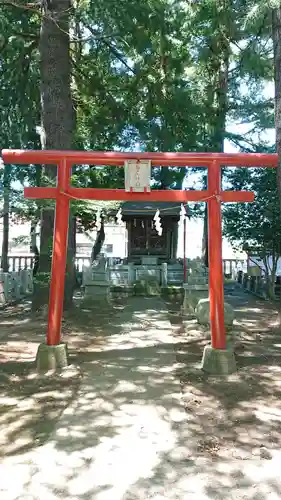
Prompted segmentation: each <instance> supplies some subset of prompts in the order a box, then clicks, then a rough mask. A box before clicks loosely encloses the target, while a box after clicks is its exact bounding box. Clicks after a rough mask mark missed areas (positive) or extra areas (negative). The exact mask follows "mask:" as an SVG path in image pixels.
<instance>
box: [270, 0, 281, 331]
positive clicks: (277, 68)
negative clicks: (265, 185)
mask: <svg viewBox="0 0 281 500" xmlns="http://www.w3.org/2000/svg"><path fill="white" fill-rule="evenodd" d="M272 40H273V53H274V83H275V132H276V153H277V154H278V164H277V189H278V196H279V203H280V210H281V7H279V8H276V9H274V10H273V12H272ZM278 321H279V325H280V324H281V303H280V304H279V309H278Z"/></svg>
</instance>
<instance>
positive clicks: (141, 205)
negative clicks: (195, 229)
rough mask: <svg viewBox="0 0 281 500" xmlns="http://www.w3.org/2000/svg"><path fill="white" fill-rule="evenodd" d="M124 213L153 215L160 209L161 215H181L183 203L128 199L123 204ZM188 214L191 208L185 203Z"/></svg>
mask: <svg viewBox="0 0 281 500" xmlns="http://www.w3.org/2000/svg"><path fill="white" fill-rule="evenodd" d="M121 208H122V212H123V214H124V215H150V214H151V215H153V214H154V213H155V212H156V210H157V209H158V210H159V211H160V214H161V216H162V217H163V216H165V215H168V216H173V215H174V216H179V214H180V209H181V204H180V203H171V202H170V203H166V202H163V201H150V202H149V201H147V202H145V201H144V202H142V201H126V202H125V203H123V204H122V205H121ZM185 209H186V212H187V214H188V213H189V208H188V206H187V204H185Z"/></svg>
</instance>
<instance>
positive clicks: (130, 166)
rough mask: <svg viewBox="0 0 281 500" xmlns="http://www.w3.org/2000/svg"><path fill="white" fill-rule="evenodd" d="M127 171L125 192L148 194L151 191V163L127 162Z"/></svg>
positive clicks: (141, 161)
mask: <svg viewBox="0 0 281 500" xmlns="http://www.w3.org/2000/svg"><path fill="white" fill-rule="evenodd" d="M124 169H125V191H131V192H135V193H146V192H149V191H150V179H151V161H150V160H127V161H125V164H124Z"/></svg>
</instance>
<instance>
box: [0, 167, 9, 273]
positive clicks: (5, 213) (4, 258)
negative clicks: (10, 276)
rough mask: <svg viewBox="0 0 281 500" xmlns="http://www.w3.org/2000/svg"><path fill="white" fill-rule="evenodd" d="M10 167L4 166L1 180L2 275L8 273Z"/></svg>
mask: <svg viewBox="0 0 281 500" xmlns="http://www.w3.org/2000/svg"><path fill="white" fill-rule="evenodd" d="M10 169H11V167H10V165H6V164H5V165H4V179H3V195H4V204H3V205H4V206H3V240H2V253H1V268H2V269H3V271H4V273H7V272H8V271H9V259H8V253H9V213H10Z"/></svg>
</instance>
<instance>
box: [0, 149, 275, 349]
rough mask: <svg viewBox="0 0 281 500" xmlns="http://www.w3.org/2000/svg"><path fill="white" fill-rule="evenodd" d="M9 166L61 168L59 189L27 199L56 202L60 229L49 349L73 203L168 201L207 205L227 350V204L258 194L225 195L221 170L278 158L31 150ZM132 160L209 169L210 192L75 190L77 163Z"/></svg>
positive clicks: (217, 337) (214, 313) (220, 344)
mask: <svg viewBox="0 0 281 500" xmlns="http://www.w3.org/2000/svg"><path fill="white" fill-rule="evenodd" d="M2 158H3V161H4V162H5V163H12V164H30V163H32V164H38V163H41V164H49V165H57V166H58V173H57V186H56V187H26V188H25V189H24V194H25V197H26V198H33V199H55V200H56V211H55V227H54V243H53V258H52V271H51V285H50V299H49V314H48V330H47V337H46V344H47V346H57V345H59V344H60V343H61V322H62V314H63V299H64V280H65V269H66V256H67V237H68V219H69V209H70V201H71V199H94V200H118V201H119V200H120V201H121V200H122V201H125V200H134V201H166V202H178V203H185V202H195V201H196V202H200V201H201V202H207V203H208V230H209V231H208V232H209V293H210V324H211V348H212V349H213V350H215V351H226V334H225V326H224V291H223V270H222V227H221V203H223V202H251V201H253V200H254V193H251V192H246V191H222V189H221V167H226V166H232V167H233V166H240V167H276V166H277V155H276V154H259V153H247V154H246V153H245V154H244V153H243V154H242V153H235V154H228V153H136V152H134V153H119V152H104V151H103V152H100V151H56V150H42V151H26V150H7V149H6V150H3V151H2ZM126 160H150V161H151V165H152V166H182V167H185V166H192V167H207V168H208V188H207V190H203V191H193V190H191V191H177V190H174V191H173V190H168V191H166V190H159V191H158V190H152V191H151V192H144V193H136V192H134V193H133V192H126V191H125V190H123V189H96V188H75V187H71V184H70V181H71V168H72V166H73V165H74V164H90V165H91V164H92V165H118V166H123V165H124V162H125V161H126Z"/></svg>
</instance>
